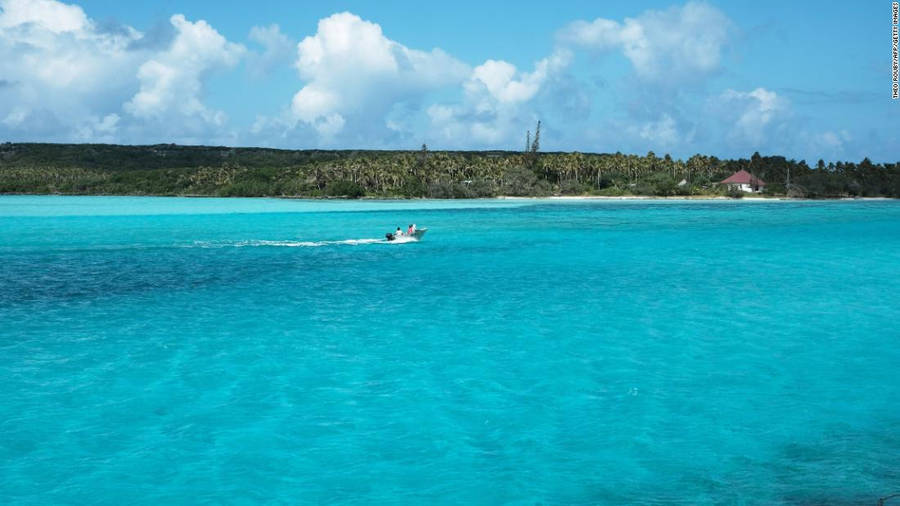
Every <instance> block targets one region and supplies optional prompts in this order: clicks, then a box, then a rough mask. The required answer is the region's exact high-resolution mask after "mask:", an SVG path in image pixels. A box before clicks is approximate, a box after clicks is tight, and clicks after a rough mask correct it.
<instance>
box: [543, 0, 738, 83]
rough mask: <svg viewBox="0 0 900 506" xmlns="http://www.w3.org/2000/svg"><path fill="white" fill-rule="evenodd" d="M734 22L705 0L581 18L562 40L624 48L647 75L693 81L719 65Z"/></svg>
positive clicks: (652, 78)
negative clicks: (625, 14)
mask: <svg viewBox="0 0 900 506" xmlns="http://www.w3.org/2000/svg"><path fill="white" fill-rule="evenodd" d="M731 30H732V23H731V21H730V20H729V19H728V17H727V16H726V15H725V14H724V13H723V12H722V11H720V10H719V9H716V8H715V7H713V6H711V5H708V4H706V3H701V2H689V3H687V4H685V5H684V6H683V7H671V8H669V9H667V10H664V11H656V10H648V11H645V12H644V13H642V14H640V15H639V16H637V17H635V18H625V20H624V21H623V22H621V23H619V22H617V21H614V20H609V19H604V18H597V19H595V20H594V21H590V22H589V21H581V20H580V21H575V22H573V23H571V24H569V25H568V26H567V27H565V28H564V29H563V30H561V31H560V33H559V40H560V41H561V42H562V43H564V44H570V45H572V46H575V47H580V48H584V49H588V50H592V51H598V52H605V51H614V50H620V51H622V53H623V54H624V55H625V57H627V58H628V60H629V61H630V62H631V64H632V66H633V67H634V70H635V73H636V74H637V76H638V77H640V78H641V79H644V80H647V81H672V80H679V81H689V80H694V79H696V78H698V77H700V76H702V75H705V74H709V73H711V72H714V71H716V70H717V69H718V68H719V65H720V62H721V59H722V52H723V49H724V47H725V46H726V44H727V43H728V39H729V33H730V32H731Z"/></svg>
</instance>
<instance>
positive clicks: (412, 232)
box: [406, 223, 416, 237]
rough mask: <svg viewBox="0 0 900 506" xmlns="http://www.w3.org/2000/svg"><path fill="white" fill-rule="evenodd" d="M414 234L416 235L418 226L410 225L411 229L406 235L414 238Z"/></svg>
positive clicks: (407, 230) (408, 229)
mask: <svg viewBox="0 0 900 506" xmlns="http://www.w3.org/2000/svg"><path fill="white" fill-rule="evenodd" d="M414 233H416V224H415V223H410V225H409V228H407V229H406V235H408V236H410V237H412V235H413V234H414Z"/></svg>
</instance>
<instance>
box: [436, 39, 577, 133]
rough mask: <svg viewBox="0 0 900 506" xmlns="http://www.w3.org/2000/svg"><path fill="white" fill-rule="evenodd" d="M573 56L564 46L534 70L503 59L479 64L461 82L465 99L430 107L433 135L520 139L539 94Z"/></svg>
mask: <svg viewBox="0 0 900 506" xmlns="http://www.w3.org/2000/svg"><path fill="white" fill-rule="evenodd" d="M571 61H572V55H571V53H570V52H569V51H568V50H565V49H560V50H557V51H555V52H554V53H553V54H552V55H550V56H549V57H547V58H543V59H541V60H539V61H538V62H536V63H535V65H534V70H533V71H531V72H521V71H519V70H518V69H517V68H516V66H515V65H513V64H511V63H509V62H505V61H502V60H487V61H486V62H484V63H483V64H481V65H479V66H477V67H475V69H473V70H472V73H471V75H470V76H469V79H468V80H466V82H465V83H464V84H463V90H464V95H463V100H462V102H461V103H459V104H455V105H447V104H435V105H432V106H430V107H429V108H428V110H427V113H428V116H429V119H430V121H431V126H432V128H433V134H434V135H436V136H437V137H438V138H439V139H440V140H441V141H442V142H444V143H447V144H451V145H456V144H457V143H459V144H460V145H475V146H498V145H507V146H509V145H510V143H518V142H519V141H520V140H521V139H519V137H520V135H521V134H522V132H524V130H525V129H527V128H530V127H531V125H532V123H533V122H534V121H537V119H538V117H539V115H538V114H537V113H536V111H535V107H534V105H535V104H534V101H535V98H536V97H537V96H538V95H539V94H540V93H541V92H542V91H544V90H545V89H546V88H547V86H548V84H549V83H551V82H553V80H554V79H555V78H556V77H557V76H558V75H559V74H560V73H561V72H562V71H564V70H565V69H566V68H567V67H568V66H569V64H570V63H571ZM516 147H518V144H516Z"/></svg>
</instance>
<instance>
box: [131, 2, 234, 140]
mask: <svg viewBox="0 0 900 506" xmlns="http://www.w3.org/2000/svg"><path fill="white" fill-rule="evenodd" d="M170 22H171V23H172V26H173V27H174V28H175V31H176V35H175V39H174V40H173V41H172V43H171V45H170V46H169V47H168V48H167V49H166V50H165V51H162V52H160V53H158V54H156V55H154V56H153V58H152V59H150V60H148V61H146V62H144V63H143V64H141V66H140V68H139V69H138V72H137V76H138V80H139V81H140V90H139V91H138V92H137V93H136V94H135V95H134V96H133V97H132V98H131V100H129V101H128V102H126V103H125V105H124V109H125V111H126V112H128V113H130V114H132V115H134V116H136V117H138V118H144V119H148V118H152V119H157V120H158V119H162V118H166V117H168V116H176V117H182V118H184V117H195V118H200V119H202V120H203V121H205V122H207V123H210V124H212V125H215V126H221V125H222V124H223V123H224V121H225V114H224V113H223V112H222V111H214V110H210V109H209V108H207V107H206V106H205V105H204V104H203V103H202V102H201V101H200V94H201V91H202V88H203V78H204V77H205V76H206V75H207V74H208V73H209V72H210V71H212V70H215V69H219V68H228V67H232V66H234V65H235V64H236V63H237V62H238V60H239V59H240V57H241V56H242V55H243V53H244V48H243V46H241V45H238V44H234V43H231V42H228V41H227V40H225V37H223V36H222V35H221V34H219V32H217V31H216V30H215V29H214V28H212V27H211V26H210V25H209V24H208V23H206V21H202V20H201V21H197V22H196V23H192V22H190V21H188V20H187V19H185V17H184V16H182V15H181V14H176V15H174V16H172V17H171V19H170Z"/></svg>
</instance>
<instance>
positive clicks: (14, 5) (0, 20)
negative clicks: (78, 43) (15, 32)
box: [0, 0, 90, 33]
mask: <svg viewBox="0 0 900 506" xmlns="http://www.w3.org/2000/svg"><path fill="white" fill-rule="evenodd" d="M0 8H2V9H3V15H2V16H0V29H3V28H11V27H19V26H27V25H37V26H40V27H41V28H43V29H45V30H48V31H50V32H52V33H63V32H81V31H83V30H85V29H86V28H87V27H88V25H89V24H90V22H89V21H88V18H87V16H86V15H85V14H84V11H83V10H82V9H81V7H78V6H77V5H67V4H64V3H60V2H57V1H55V0H4V1H3V2H0Z"/></svg>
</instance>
